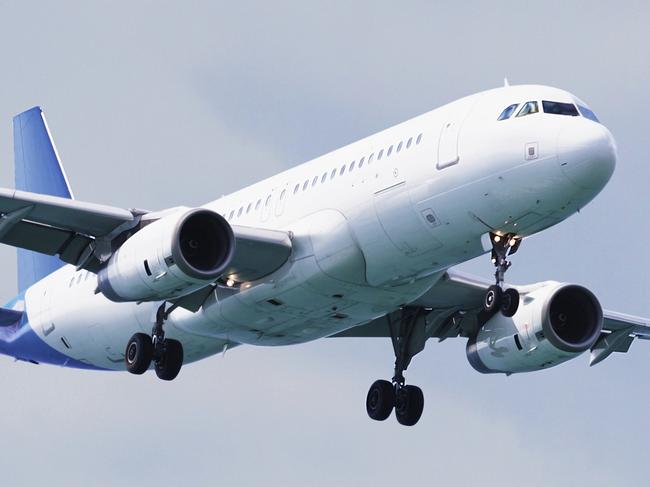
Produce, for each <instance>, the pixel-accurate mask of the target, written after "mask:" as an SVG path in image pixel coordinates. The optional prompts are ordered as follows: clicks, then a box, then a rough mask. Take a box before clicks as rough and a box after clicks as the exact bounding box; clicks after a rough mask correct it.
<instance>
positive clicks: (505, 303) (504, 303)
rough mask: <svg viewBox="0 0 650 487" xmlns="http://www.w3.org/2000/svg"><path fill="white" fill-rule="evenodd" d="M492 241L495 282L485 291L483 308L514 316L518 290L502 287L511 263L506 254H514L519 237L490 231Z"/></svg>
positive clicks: (518, 243)
mask: <svg viewBox="0 0 650 487" xmlns="http://www.w3.org/2000/svg"><path fill="white" fill-rule="evenodd" d="M490 242H492V263H493V264H494V267H496V271H495V272H494V277H495V280H496V284H495V285H493V286H490V287H489V288H488V290H487V292H486V293H485V299H484V301H483V308H484V309H485V311H487V312H489V313H496V312H498V311H501V313H503V315H504V316H508V317H510V316H514V315H515V313H516V312H517V309H518V308H519V291H517V290H516V289H514V288H509V289H506V290H504V289H503V282H504V277H505V274H506V271H507V270H508V269H509V268H510V266H511V265H512V262H510V261H509V260H508V256H510V255H512V254H514V253H515V252H517V250H518V249H519V246H520V245H521V238H520V237H517V236H516V235H513V234H506V235H497V234H496V233H490Z"/></svg>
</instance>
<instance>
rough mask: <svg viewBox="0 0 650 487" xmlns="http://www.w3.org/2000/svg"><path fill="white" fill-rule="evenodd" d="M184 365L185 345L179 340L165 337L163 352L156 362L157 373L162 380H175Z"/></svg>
mask: <svg viewBox="0 0 650 487" xmlns="http://www.w3.org/2000/svg"><path fill="white" fill-rule="evenodd" d="M182 365H183V345H181V342H179V341H177V340H170V339H167V338H165V341H164V343H163V354H162V357H161V358H160V360H158V361H157V362H156V364H155V369H156V375H157V376H158V378H159V379H162V380H174V379H175V378H176V376H177V375H178V373H179V372H180V371H181V366H182Z"/></svg>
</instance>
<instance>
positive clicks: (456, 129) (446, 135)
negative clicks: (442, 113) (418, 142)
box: [436, 100, 475, 170]
mask: <svg viewBox="0 0 650 487" xmlns="http://www.w3.org/2000/svg"><path fill="white" fill-rule="evenodd" d="M474 103H475V101H470V100H464V101H463V102H462V103H461V104H459V105H457V106H456V107H455V109H454V111H453V112H451V113H450V114H449V116H448V117H447V121H446V122H445V123H443V125H442V128H441V129H440V138H439V139H438V161H437V163H436V168H437V169H439V170H440V169H445V168H447V167H450V166H453V165H455V164H458V162H459V161H460V153H459V139H460V130H461V127H462V125H463V123H464V122H465V119H466V118H467V115H469V112H470V110H471V109H472V108H473V106H474Z"/></svg>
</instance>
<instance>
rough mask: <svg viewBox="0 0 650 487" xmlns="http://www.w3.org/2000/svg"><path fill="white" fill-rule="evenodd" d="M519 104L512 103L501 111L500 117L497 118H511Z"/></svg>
mask: <svg viewBox="0 0 650 487" xmlns="http://www.w3.org/2000/svg"><path fill="white" fill-rule="evenodd" d="M518 106H519V103H515V104H514V105H510V106H509V107H508V108H506V109H505V110H503V111H502V112H501V115H499V118H497V120H507V119H509V118H510V117H511V116H512V114H513V113H514V112H515V109H516V108H517V107H518Z"/></svg>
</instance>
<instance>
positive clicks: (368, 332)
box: [333, 270, 650, 365]
mask: <svg viewBox="0 0 650 487" xmlns="http://www.w3.org/2000/svg"><path fill="white" fill-rule="evenodd" d="M491 284H493V282H492V281H488V280H485V279H482V278H480V277H476V276H471V275H469V274H465V273H462V272H459V271H454V270H448V271H447V272H446V273H445V275H444V276H443V277H442V278H441V279H440V281H438V282H437V283H436V284H435V285H434V286H433V287H432V288H431V289H430V290H429V291H428V292H426V293H425V294H424V295H423V296H422V297H420V298H418V299H417V300H415V301H413V302H412V303H409V306H416V307H422V308H425V309H427V310H430V312H429V314H427V315H426V317H425V319H424V324H425V334H426V336H427V337H430V338H433V337H435V338H438V340H439V341H443V340H446V339H447V338H454V337H470V336H472V335H473V334H475V333H476V332H477V331H478V328H479V327H480V326H481V323H483V322H484V315H483V313H484V311H483V308H482V306H483V297H484V296H485V292H486V290H487V288H488V287H489V286H490V285H491ZM519 289H520V291H522V292H525V290H526V288H525V287H523V286H522V287H519ZM603 318H604V323H603V334H602V335H601V337H600V338H599V339H598V341H597V342H596V343H595V344H594V346H593V347H592V349H591V358H590V362H589V364H590V365H596V364H597V363H599V362H602V361H603V360H605V359H606V358H607V357H609V356H610V355H611V354H612V353H614V352H620V353H625V352H627V351H628V350H629V348H630V345H631V344H632V342H633V341H634V339H635V338H638V339H641V340H650V320H649V319H647V318H640V317H638V316H631V315H626V314H623V313H618V312H615V311H608V310H603ZM397 319H398V316H397V313H395V316H393V314H392V313H391V314H388V315H386V316H383V317H381V318H377V319H375V320H373V321H371V322H369V323H366V324H364V325H361V326H357V327H355V328H351V329H349V330H345V331H343V332H341V333H338V334H336V335H333V336H334V337H359V338H361V337H363V338H367V337H390V336H391V335H390V323H391V320H397Z"/></svg>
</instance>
